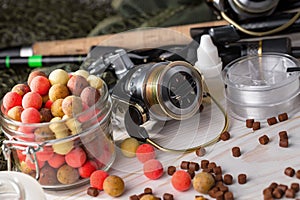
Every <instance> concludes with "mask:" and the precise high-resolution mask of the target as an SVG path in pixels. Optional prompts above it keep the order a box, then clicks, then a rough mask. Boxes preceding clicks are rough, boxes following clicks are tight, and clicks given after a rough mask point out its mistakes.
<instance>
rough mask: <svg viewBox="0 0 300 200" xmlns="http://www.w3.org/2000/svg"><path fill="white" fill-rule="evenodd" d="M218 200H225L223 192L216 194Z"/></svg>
mask: <svg viewBox="0 0 300 200" xmlns="http://www.w3.org/2000/svg"><path fill="white" fill-rule="evenodd" d="M215 198H216V200H223V199H224V193H223V192H222V191H218V192H216V193H215Z"/></svg>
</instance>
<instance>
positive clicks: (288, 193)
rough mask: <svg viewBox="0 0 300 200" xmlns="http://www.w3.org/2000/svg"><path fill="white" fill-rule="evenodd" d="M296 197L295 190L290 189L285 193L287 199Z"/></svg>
mask: <svg viewBox="0 0 300 200" xmlns="http://www.w3.org/2000/svg"><path fill="white" fill-rule="evenodd" d="M295 196H296V195H295V191H294V190H293V189H291V188H289V189H287V190H286V191H285V197H286V198H295Z"/></svg>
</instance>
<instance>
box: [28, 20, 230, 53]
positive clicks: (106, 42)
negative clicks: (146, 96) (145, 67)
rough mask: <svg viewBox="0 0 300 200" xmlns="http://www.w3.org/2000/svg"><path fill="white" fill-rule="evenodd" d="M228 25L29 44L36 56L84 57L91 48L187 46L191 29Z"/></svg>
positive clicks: (186, 27) (145, 31)
mask: <svg viewBox="0 0 300 200" xmlns="http://www.w3.org/2000/svg"><path fill="white" fill-rule="evenodd" d="M226 24H228V23H227V22H226V21H213V22H205V23H198V24H190V25H183V26H172V27H168V28H145V29H136V30H132V31H127V32H123V33H118V34H108V35H101V36H96V37H86V38H76V39H68V40H54V41H41V42H36V43H35V44H34V45H33V52H34V54H36V55H45V56H51V55H77V54H87V53H88V52H89V50H90V48H91V47H92V46H95V45H102V46H118V47H123V48H128V49H144V48H154V47H158V46H164V45H172V44H187V43H188V42H190V41H191V40H192V38H191V37H190V29H191V28H196V27H198V28H200V27H213V26H221V25H226Z"/></svg>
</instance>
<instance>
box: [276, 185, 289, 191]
mask: <svg viewBox="0 0 300 200" xmlns="http://www.w3.org/2000/svg"><path fill="white" fill-rule="evenodd" d="M277 188H279V189H281V190H282V191H283V192H285V191H286V190H287V189H288V186H287V185H284V184H279V185H278V186H277Z"/></svg>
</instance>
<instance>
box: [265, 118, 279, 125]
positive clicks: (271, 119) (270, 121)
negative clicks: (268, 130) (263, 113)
mask: <svg viewBox="0 0 300 200" xmlns="http://www.w3.org/2000/svg"><path fill="white" fill-rule="evenodd" d="M267 122H268V124H269V125H270V126H272V125H274V124H277V119H276V117H271V118H269V119H267Z"/></svg>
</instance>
